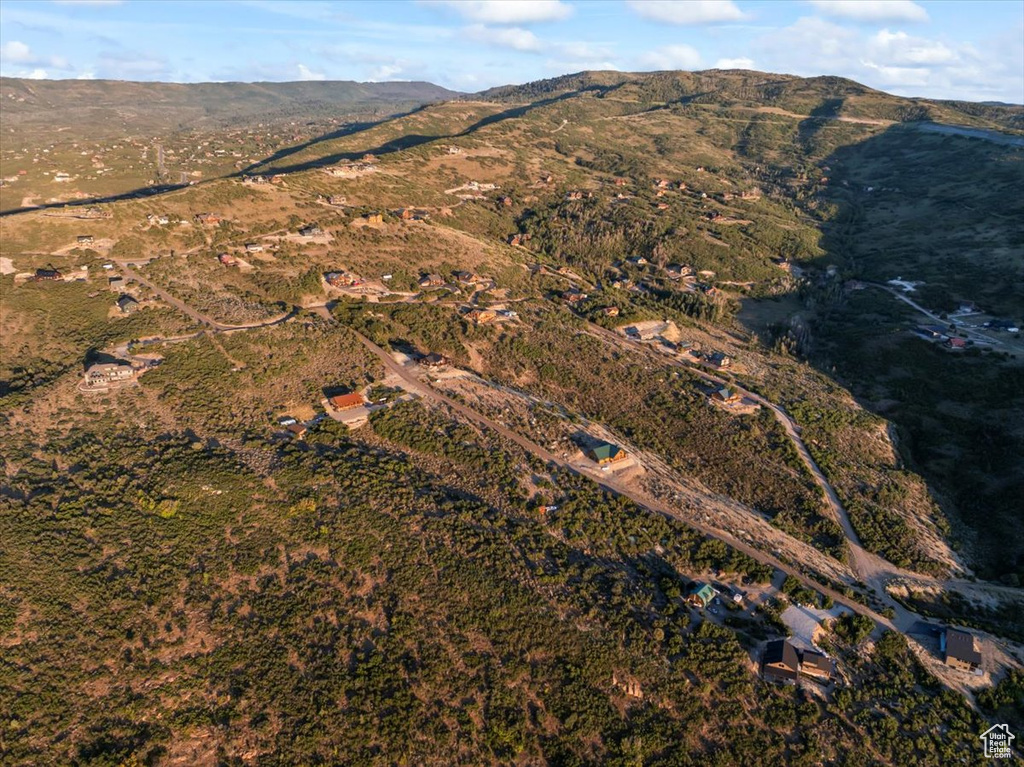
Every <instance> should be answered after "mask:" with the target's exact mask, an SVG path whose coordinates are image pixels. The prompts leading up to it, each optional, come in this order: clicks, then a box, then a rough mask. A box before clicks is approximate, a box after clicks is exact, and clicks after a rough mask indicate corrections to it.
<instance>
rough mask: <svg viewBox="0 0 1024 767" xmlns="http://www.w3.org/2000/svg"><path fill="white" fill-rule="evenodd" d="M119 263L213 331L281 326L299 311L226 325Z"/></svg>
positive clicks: (133, 277)
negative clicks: (267, 318)
mask: <svg viewBox="0 0 1024 767" xmlns="http://www.w3.org/2000/svg"><path fill="white" fill-rule="evenodd" d="M117 263H118V265H119V266H120V267H121V271H122V272H124V276H125V277H128V278H129V279H132V280H135V281H136V282H138V283H139V284H140V285H145V286H146V287H147V288H149V289H150V290H152V291H153V292H154V293H156V294H157V295H158V296H160V298H161V299H162V300H163V301H165V302H166V303H168V304H170V305H171V306H173V307H174V308H175V309H177V310H178V311H180V312H182V313H184V314H187V315H188V316H189V317H191V318H192V319H194V320H195V321H196V322H198V323H199V324H200V325H206V326H208V327H210V328H212V329H213V330H216V331H218V332H221V333H230V332H231V331H234V330H252V329H254V328H267V327H270V326H272V325H280V324H281V323H282V322H286V321H287V320H289V319H291V318H292V317H294V316H295V314H296V311H297V310H296V309H295V308H292V309H291V310H290V311H287V312H284V313H283V314H281V315H280V316H279V317H274V318H273V319H269V320H262V321H260V322H249V323H246V324H244V325H226V324H224V323H223V322H218V321H217V320H215V319H213V318H212V317H207V316H206V315H205V314H201V313H200V312H198V311H196V310H195V309H193V308H192V307H191V306H189V305H188V304H186V303H185V302H184V301H182V300H181V299H179V298H175V297H174V296H172V295H171V294H170V293H168V292H167V291H166V290H164V289H163V288H161V287H160V286H159V285H157V284H156V283H154V282H152V281H151V280H148V279H147V278H145V277H142V276H140V275H139V273H138V272H136V271H135V270H133V269H132V268H131V267H129V266H128V263H126V262H124V261H118V262H117Z"/></svg>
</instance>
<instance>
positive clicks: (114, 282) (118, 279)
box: [107, 274, 124, 291]
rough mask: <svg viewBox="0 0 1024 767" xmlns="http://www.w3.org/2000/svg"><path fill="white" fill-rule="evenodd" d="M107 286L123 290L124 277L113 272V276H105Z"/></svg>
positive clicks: (111, 288)
mask: <svg viewBox="0 0 1024 767" xmlns="http://www.w3.org/2000/svg"><path fill="white" fill-rule="evenodd" d="M107 287H108V288H109V289H110V290H117V291H121V290H124V277H122V276H121V275H119V274H115V275H114V276H113V277H108V278H107Z"/></svg>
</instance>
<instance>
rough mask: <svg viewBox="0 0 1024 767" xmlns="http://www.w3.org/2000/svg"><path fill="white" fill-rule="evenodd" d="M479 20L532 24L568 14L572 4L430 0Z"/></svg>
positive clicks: (546, 0) (532, 0)
mask: <svg viewBox="0 0 1024 767" xmlns="http://www.w3.org/2000/svg"><path fill="white" fill-rule="evenodd" d="M427 4H429V5H438V6H444V7H446V8H450V9H451V10H453V11H455V12H457V13H458V14H460V15H461V16H463V17H464V18H466V19H469V20H470V21H476V22H479V23H481V24H531V23H534V22H538V21H561V20H563V19H567V18H569V16H570V15H571V14H572V7H571V6H569V5H567V4H566V3H563V2H561V0H431V1H430V2H428V3H427Z"/></svg>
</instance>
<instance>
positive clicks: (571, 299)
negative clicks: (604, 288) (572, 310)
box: [562, 288, 587, 304]
mask: <svg viewBox="0 0 1024 767" xmlns="http://www.w3.org/2000/svg"><path fill="white" fill-rule="evenodd" d="M562 299H563V300H564V301H566V302H567V303H569V304H578V303H580V302H581V301H586V300H587V294H586V293H584V292H582V291H580V290H579V289H577V288H573V289H572V290H567V291H565V292H564V293H562Z"/></svg>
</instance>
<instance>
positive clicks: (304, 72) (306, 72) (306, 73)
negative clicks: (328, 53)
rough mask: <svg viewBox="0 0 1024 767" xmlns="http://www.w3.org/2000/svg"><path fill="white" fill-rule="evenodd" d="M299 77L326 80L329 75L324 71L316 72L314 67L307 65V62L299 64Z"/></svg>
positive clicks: (301, 78)
mask: <svg viewBox="0 0 1024 767" xmlns="http://www.w3.org/2000/svg"><path fill="white" fill-rule="evenodd" d="M298 69H299V79H300V80H326V79H327V75H325V74H324V73H323V72H314V71H313V70H312V69H310V68H309V67H307V66H306V65H305V64H299V67H298Z"/></svg>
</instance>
